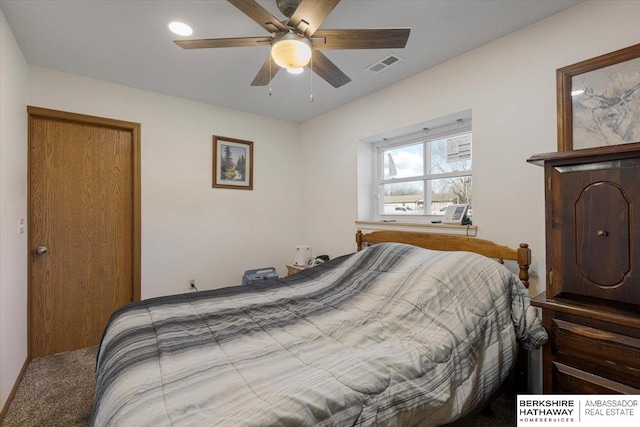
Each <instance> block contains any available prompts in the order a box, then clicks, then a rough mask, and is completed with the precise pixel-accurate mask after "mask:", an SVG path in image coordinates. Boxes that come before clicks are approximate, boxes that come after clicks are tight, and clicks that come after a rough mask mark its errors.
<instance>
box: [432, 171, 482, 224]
mask: <svg viewBox="0 0 640 427" xmlns="http://www.w3.org/2000/svg"><path fill="white" fill-rule="evenodd" d="M427 196H430V197H427V199H428V200H429V201H430V203H427V207H426V212H425V214H427V215H444V212H445V211H446V210H447V206H450V205H455V204H461V203H468V204H469V205H470V206H469V209H471V207H472V206H473V204H472V197H471V176H461V177H456V178H445V179H433V180H429V181H427ZM470 212H471V211H470ZM469 216H471V213H469Z"/></svg>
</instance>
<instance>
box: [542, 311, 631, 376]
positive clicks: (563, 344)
mask: <svg viewBox="0 0 640 427" xmlns="http://www.w3.org/2000/svg"><path fill="white" fill-rule="evenodd" d="M552 346H553V347H552V349H553V353H554V355H557V356H560V358H561V359H562V360H564V361H567V360H570V361H572V363H570V364H571V365H572V366H576V367H580V366H581V365H582V366H583V367H584V368H587V369H589V370H590V371H593V372H594V373H596V374H598V375H602V376H604V377H608V378H612V379H615V380H617V381H619V382H621V383H623V384H627V385H637V384H640V339H638V338H634V337H630V336H626V335H621V334H616V333H614V332H609V331H605V330H602V329H596V328H592V327H589V326H584V325H579V324H576V323H572V322H567V321H565V320H560V319H557V318H556V319H554V320H553V333H552Z"/></svg>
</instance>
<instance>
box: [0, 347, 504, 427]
mask: <svg viewBox="0 0 640 427" xmlns="http://www.w3.org/2000/svg"><path fill="white" fill-rule="evenodd" d="M96 351H97V346H93V347H87V348H83V349H80V350H76V351H69V352H66V353H59V354H54V355H52V356H47V357H42V358H40V359H35V360H34V361H32V362H31V363H30V364H29V367H28V368H27V372H26V373H25V376H24V379H23V380H22V383H21V384H20V386H19V387H18V391H17V392H16V395H15V397H14V398H13V401H12V402H11V406H9V410H8V411H7V413H6V415H5V417H4V420H3V422H2V427H40V426H47V427H58V426H60V427H86V426H88V425H89V422H90V420H91V410H92V408H93V389H94V386H95V378H94V370H95V361H96ZM515 425H516V422H515V395H514V394H513V393H510V392H505V391H501V392H500V393H499V394H498V397H497V398H496V399H495V400H494V401H493V403H492V404H491V411H486V410H485V411H483V412H479V413H474V414H471V415H469V416H467V417H465V418H463V419H461V420H459V421H456V422H455V423H453V424H450V426H449V427H512V426H515Z"/></svg>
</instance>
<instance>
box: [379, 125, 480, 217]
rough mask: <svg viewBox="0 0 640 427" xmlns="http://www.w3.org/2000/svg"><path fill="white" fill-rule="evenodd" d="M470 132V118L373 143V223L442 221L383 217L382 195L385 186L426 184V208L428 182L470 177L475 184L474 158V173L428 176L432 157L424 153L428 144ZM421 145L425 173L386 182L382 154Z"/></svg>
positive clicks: (400, 215) (429, 187)
mask: <svg viewBox="0 0 640 427" xmlns="http://www.w3.org/2000/svg"><path fill="white" fill-rule="evenodd" d="M469 132H471V133H472V135H473V131H472V128H471V118H468V119H458V120H456V121H455V122H454V123H448V124H444V125H440V126H437V127H435V128H431V129H426V128H425V129H422V130H420V131H417V132H411V133H407V134H404V135H399V136H396V137H393V138H385V139H384V140H383V141H380V142H377V143H374V144H373V145H374V156H373V161H374V163H375V165H374V167H373V171H374V177H373V203H374V206H373V214H374V220H376V221H398V222H400V221H401V222H428V221H433V220H441V219H442V215H427V214H412V215H406V214H388V213H384V206H383V203H384V197H383V194H382V188H383V185H384V184H400V183H403V182H415V181H422V182H423V192H424V206H428V203H431V194H430V192H431V186H429V185H424V184H425V183H426V182H427V181H430V180H434V179H444V178H455V177H463V176H471V179H472V181H473V154H472V156H471V159H472V163H471V170H469V171H456V172H448V173H439V174H428V173H426V171H429V170H430V169H431V168H430V164H429V162H430V161H431V158H430V156H427V154H426V153H425V152H424V150H425V148H426V143H428V142H430V141H434V140H440V139H444V138H451V137H455V136H457V135H461V134H465V133H469ZM419 143H422V144H423V159H424V169H423V170H424V171H425V173H424V174H423V175H420V176H412V177H408V178H389V179H384V156H383V153H384V152H385V151H386V150H389V149H393V148H399V147H404V146H409V145H416V144H419ZM472 153H473V143H472Z"/></svg>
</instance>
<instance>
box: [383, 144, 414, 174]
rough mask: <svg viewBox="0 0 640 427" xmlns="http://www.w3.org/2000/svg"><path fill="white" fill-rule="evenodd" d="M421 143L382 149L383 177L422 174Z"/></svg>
mask: <svg viewBox="0 0 640 427" xmlns="http://www.w3.org/2000/svg"><path fill="white" fill-rule="evenodd" d="M422 147H423V144H422V143H420V144H414V145H408V146H406V147H399V148H394V149H392V150H384V151H383V153H382V157H383V161H384V179H389V178H407V177H411V176H422V175H423V174H424V160H423V148H422Z"/></svg>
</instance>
